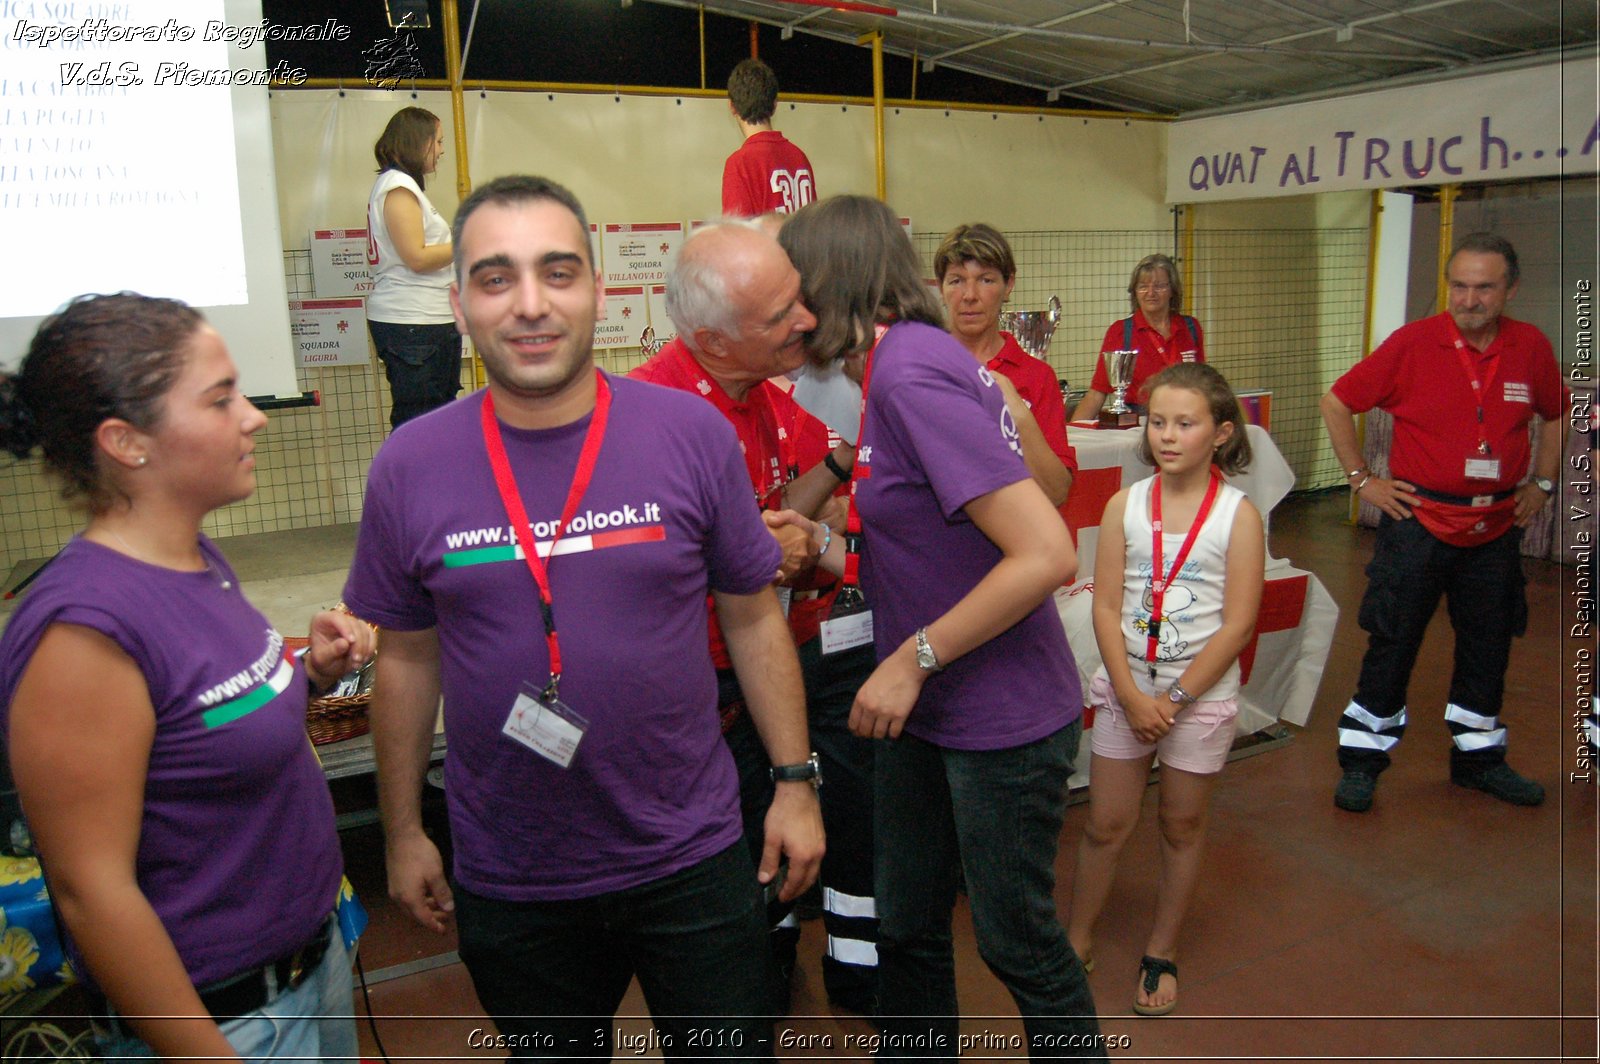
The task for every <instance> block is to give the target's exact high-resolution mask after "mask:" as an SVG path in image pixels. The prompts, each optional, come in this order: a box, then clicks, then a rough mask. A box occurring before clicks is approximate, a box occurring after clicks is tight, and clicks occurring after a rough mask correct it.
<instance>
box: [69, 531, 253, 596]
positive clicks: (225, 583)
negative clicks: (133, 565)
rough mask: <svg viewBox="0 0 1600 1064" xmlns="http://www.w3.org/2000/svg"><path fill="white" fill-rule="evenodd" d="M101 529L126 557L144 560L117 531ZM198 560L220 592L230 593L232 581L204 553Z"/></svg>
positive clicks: (201, 553) (202, 552)
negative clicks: (124, 552)
mask: <svg viewBox="0 0 1600 1064" xmlns="http://www.w3.org/2000/svg"><path fill="white" fill-rule="evenodd" d="M101 527H102V528H104V529H105V530H106V531H107V532H108V533H110V535H111V538H112V539H114V540H116V541H117V542H118V543H120V544H122V549H123V550H125V551H127V552H128V556H129V557H131V558H133V559H135V560H136V561H141V562H142V561H144V559H143V558H142V557H140V556H139V552H138V551H136V550H134V549H133V548H132V547H131V546H129V545H128V541H127V540H125V539H123V538H122V537H121V536H119V535H118V534H117V530H116V529H114V528H111V527H110V526H108V525H102V526H101ZM200 560H201V561H203V562H205V563H206V572H208V573H210V574H211V575H212V576H214V577H215V578H216V580H217V583H218V584H220V585H221V586H222V590H224V591H232V590H233V581H232V580H229V579H228V578H227V577H225V576H223V575H222V574H221V573H219V572H217V568H216V566H214V565H212V564H211V559H210V558H208V557H206V554H205V551H201V552H200Z"/></svg>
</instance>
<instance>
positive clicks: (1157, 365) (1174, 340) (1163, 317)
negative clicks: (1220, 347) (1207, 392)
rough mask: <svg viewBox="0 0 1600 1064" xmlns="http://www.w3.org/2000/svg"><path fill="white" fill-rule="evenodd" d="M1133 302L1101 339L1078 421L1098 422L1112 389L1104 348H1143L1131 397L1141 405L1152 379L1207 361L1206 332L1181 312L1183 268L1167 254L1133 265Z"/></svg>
mask: <svg viewBox="0 0 1600 1064" xmlns="http://www.w3.org/2000/svg"><path fill="white" fill-rule="evenodd" d="M1128 301H1129V302H1130V303H1131V304H1132V306H1133V313H1132V314H1131V315H1130V316H1128V317H1126V318H1119V319H1118V320H1116V321H1114V322H1112V323H1111V327H1110V328H1108V329H1107V330H1106V338H1105V339H1104V340H1103V341H1101V343H1100V351H1101V358H1100V359H1099V361H1098V362H1096V364H1095V367H1094V380H1093V381H1092V382H1091V383H1090V384H1089V392H1088V394H1087V395H1085V396H1084V397H1083V400H1082V401H1081V402H1079V403H1078V408H1077V409H1076V410H1074V411H1073V412H1072V420H1074V421H1093V420H1094V419H1095V418H1097V417H1099V416H1100V407H1101V405H1102V404H1104V403H1105V401H1106V396H1108V395H1110V394H1111V379H1110V377H1109V376H1108V375H1107V374H1106V363H1105V357H1104V354H1105V352H1108V351H1138V352H1139V357H1138V359H1137V360H1136V361H1135V362H1134V364H1133V381H1132V383H1130V384H1129V385H1128V395H1127V401H1128V402H1129V403H1130V404H1132V405H1135V406H1138V407H1140V408H1141V409H1142V408H1143V406H1144V403H1145V399H1146V396H1145V391H1144V385H1145V382H1146V381H1147V380H1149V379H1150V378H1151V377H1154V376H1155V375H1156V374H1157V373H1160V372H1161V371H1162V370H1164V369H1166V368H1167V367H1168V366H1174V365H1177V364H1178V363H1179V362H1204V361H1205V360H1206V348H1205V337H1204V336H1203V335H1202V334H1201V332H1200V323H1199V322H1197V321H1195V320H1194V319H1193V318H1191V317H1189V316H1188V315H1187V314H1182V313H1180V311H1181V310H1182V309H1183V281H1182V279H1181V278H1179V276H1178V267H1177V266H1176V265H1174V264H1173V261H1172V260H1171V259H1170V258H1168V257H1167V256H1166V255H1162V254H1160V253H1159V252H1157V253H1156V254H1154V255H1146V256H1145V257H1144V258H1142V259H1140V260H1139V265H1137V266H1135V267H1134V268H1133V277H1132V278H1131V279H1130V280H1129V281H1128Z"/></svg>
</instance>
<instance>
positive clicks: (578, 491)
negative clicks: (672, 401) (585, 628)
mask: <svg viewBox="0 0 1600 1064" xmlns="http://www.w3.org/2000/svg"><path fill="white" fill-rule="evenodd" d="M594 378H595V399H594V413H593V414H592V415H591V416H590V418H589V430H588V432H586V433H585V434H584V437H583V449H582V450H581V451H579V452H578V468H577V469H576V470H575V471H574V472H573V474H572V487H570V488H569V489H567V502H566V505H565V506H563V507H562V508H561V523H560V524H559V525H557V526H556V534H555V535H554V536H552V537H550V557H551V559H552V560H554V558H555V553H556V543H557V542H559V541H560V539H561V537H562V536H563V535H565V534H566V531H567V525H569V524H570V523H571V522H572V518H573V516H574V515H575V514H576V513H577V512H578V502H579V500H581V499H582V498H583V494H584V492H586V491H588V490H589V481H590V480H592V479H593V478H594V467H595V462H596V461H597V460H598V459H599V457H600V442H601V441H602V440H604V439H605V435H606V418H607V416H608V415H609V414H610V412H611V386H610V385H609V384H607V383H606V379H605V377H604V376H603V375H602V374H601V373H600V371H599V370H598V369H597V370H595V371H594ZM483 443H484V446H485V447H486V448H488V451H489V465H490V466H491V467H492V468H493V469H494V483H495V487H497V488H499V489H500V501H501V502H502V503H504V504H505V508H506V516H507V517H509V518H510V519H511V528H512V531H514V532H515V533H516V536H517V546H519V547H521V548H522V556H523V558H524V559H525V560H526V561H527V563H528V570H529V571H530V572H532V573H533V580H534V583H536V584H538V585H539V613H540V616H542V617H543V618H544V636H545V640H546V642H547V643H548V644H549V647H550V682H549V683H548V684H546V685H545V689H544V693H545V696H546V697H547V698H555V697H556V688H557V686H558V685H559V684H560V683H561V645H560V643H558V642H557V640H556V616H555V601H554V599H553V598H552V596H551V594H550V576H549V572H548V568H549V567H548V565H547V564H546V563H545V562H544V561H543V560H542V559H541V558H540V557H539V550H538V547H537V545H536V544H535V543H534V541H533V529H532V528H531V527H530V524H529V521H528V511H527V509H526V508H525V507H524V506H523V505H522V493H521V492H520V491H518V490H517V482H516V480H515V478H513V477H512V475H511V460H510V459H509V458H508V457H506V444H505V440H504V439H503V438H502V437H501V435H500V421H499V419H498V418H496V417H495V416H494V393H493V392H489V391H485V392H484V393H483Z"/></svg>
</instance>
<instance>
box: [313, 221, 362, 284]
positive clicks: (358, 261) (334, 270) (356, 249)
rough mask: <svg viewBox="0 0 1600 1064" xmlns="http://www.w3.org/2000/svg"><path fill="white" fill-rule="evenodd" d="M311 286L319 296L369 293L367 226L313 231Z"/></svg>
mask: <svg viewBox="0 0 1600 1064" xmlns="http://www.w3.org/2000/svg"><path fill="white" fill-rule="evenodd" d="M311 288H312V291H314V292H315V293H316V294H317V298H319V299H338V298H340V297H342V296H365V295H366V294H367V293H368V292H371V291H372V274H371V273H370V272H369V270H368V268H367V231H366V230H365V229H313V230H312V231H311Z"/></svg>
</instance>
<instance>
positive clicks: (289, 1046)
mask: <svg viewBox="0 0 1600 1064" xmlns="http://www.w3.org/2000/svg"><path fill="white" fill-rule="evenodd" d="M329 933H330V934H331V935H332V939H331V940H330V941H329V943H328V951H327V952H326V953H324V954H323V955H322V962H321V963H320V964H318V965H317V969H316V971H315V972H313V973H312V974H311V975H310V977H309V978H307V979H306V980H305V982H303V983H301V984H300V985H299V986H297V987H295V988H294V989H293V990H290V991H289V992H287V993H285V994H283V995H282V996H280V997H277V998H274V999H273V1000H271V1001H269V1002H267V1004H266V1005H264V1006H262V1007H261V1008H259V1009H257V1010H256V1011H255V1012H250V1013H246V1014H245V1015H243V1016H240V1017H239V1018H238V1019H235V1020H229V1021H228V1022H227V1023H225V1024H223V1025H222V1035H223V1037H224V1038H226V1039H227V1040H228V1044H229V1045H231V1046H233V1048H234V1049H236V1050H237V1051H238V1053H239V1056H240V1057H241V1058H242V1059H244V1060H246V1061H255V1060H282V1059H295V1060H301V1061H326V1062H328V1064H333V1062H334V1061H341V1062H343V1061H355V1060H359V1059H360V1052H359V1050H358V1049H357V1047H356V1024H355V1006H354V1003H353V1001H352V1000H351V987H350V954H349V953H347V952H346V951H345V948H344V938H343V937H342V936H341V935H340V933H339V927H338V924H336V923H335V924H330V932H329ZM108 1011H110V1010H108ZM94 1031H95V1041H96V1042H98V1043H99V1045H100V1055H101V1056H102V1057H103V1058H104V1059H106V1060H120V1059H134V1060H146V1059H149V1058H152V1057H154V1056H155V1055H156V1054H155V1051H154V1050H153V1049H151V1048H150V1047H149V1046H148V1045H146V1044H145V1043H144V1042H143V1041H141V1040H140V1039H139V1037H138V1036H137V1035H135V1034H134V1033H133V1032H132V1031H131V1030H129V1029H128V1026H127V1024H126V1023H125V1022H124V1021H123V1020H122V1019H121V1017H119V1016H117V1015H116V1013H115V1012H114V1011H113V1012H112V1014H111V1015H110V1016H109V1017H106V1018H96V1019H95V1021H94Z"/></svg>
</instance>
